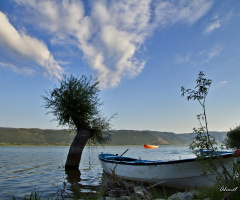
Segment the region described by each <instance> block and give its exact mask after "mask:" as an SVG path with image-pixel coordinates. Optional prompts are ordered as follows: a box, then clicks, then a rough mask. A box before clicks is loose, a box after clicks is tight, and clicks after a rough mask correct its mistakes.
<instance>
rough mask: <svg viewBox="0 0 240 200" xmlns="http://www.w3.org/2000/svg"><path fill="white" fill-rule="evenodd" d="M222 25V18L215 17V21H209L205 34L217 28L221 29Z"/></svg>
mask: <svg viewBox="0 0 240 200" xmlns="http://www.w3.org/2000/svg"><path fill="white" fill-rule="evenodd" d="M220 27H221V20H220V19H218V17H217V16H216V17H214V21H213V22H211V23H209V24H208V25H207V26H206V28H205V30H204V32H203V33H204V34H206V35H210V34H211V33H212V32H214V31H215V30H217V29H219V28H220Z"/></svg>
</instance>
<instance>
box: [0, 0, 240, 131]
mask: <svg viewBox="0 0 240 200" xmlns="http://www.w3.org/2000/svg"><path fill="white" fill-rule="evenodd" d="M239 10H240V1H236V0H229V1H224V0H215V1H213V0H212V1H211V0H195V1H191V0H169V1H162V0H156V1H151V0H146V1H139V0H131V1H129V0H124V1H116V0H103V1H101V0H100V1H93V0H92V1H91V0H89V1H80V0H42V1H38V0H9V1H0V91H1V94H0V97H1V98H0V127H16V128H20V127H25V128H43V129H48V128H50V129H56V128H61V127H57V122H54V121H51V119H52V118H53V116H51V115H45V113H46V110H45V109H44V107H42V105H43V104H44V102H43V99H42V98H41V95H43V94H44V91H45V90H49V89H52V88H53V87H54V85H57V84H58V81H59V80H60V79H61V77H62V75H63V74H67V75H69V74H73V75H77V74H80V75H81V74H85V75H87V76H89V75H93V76H94V77H98V79H99V81H100V84H101V90H102V91H101V93H100V97H101V100H102V101H103V102H104V105H103V106H102V112H103V113H104V114H105V115H106V116H111V115H112V114H113V113H118V115H117V116H116V117H115V118H114V119H113V120H112V124H113V128H115V129H131V130H155V131H171V132H175V133H189V132H192V128H193V127H198V121H197V118H196V115H197V114H199V113H201V112H202V110H201V107H200V105H199V104H198V103H197V102H193V101H190V102H188V101H186V99H185V98H184V97H181V91H180V88H181V86H185V87H186V88H193V87H194V86H195V83H194V81H195V80H196V78H197V74H198V73H199V71H203V72H204V73H205V74H206V77H207V78H210V79H212V81H213V82H212V85H211V88H210V91H209V95H208V97H207V101H206V109H207V117H208V123H209V129H210V130H212V131H228V130H229V129H230V128H233V127H235V126H236V125H238V124H239V122H240V102H239V99H240V92H239V86H240V78H239V74H240V23H239V22H240V14H239Z"/></svg>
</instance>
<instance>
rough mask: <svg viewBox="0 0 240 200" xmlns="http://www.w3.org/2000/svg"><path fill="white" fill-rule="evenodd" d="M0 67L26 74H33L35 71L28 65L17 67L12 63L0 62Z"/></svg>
mask: <svg viewBox="0 0 240 200" xmlns="http://www.w3.org/2000/svg"><path fill="white" fill-rule="evenodd" d="M0 67H1V68H3V69H7V70H10V71H13V72H15V73H19V74H27V75H34V74H35V73H36V72H35V71H34V69H32V68H30V67H21V68H19V67H17V66H15V65H13V64H9V63H3V62H0Z"/></svg>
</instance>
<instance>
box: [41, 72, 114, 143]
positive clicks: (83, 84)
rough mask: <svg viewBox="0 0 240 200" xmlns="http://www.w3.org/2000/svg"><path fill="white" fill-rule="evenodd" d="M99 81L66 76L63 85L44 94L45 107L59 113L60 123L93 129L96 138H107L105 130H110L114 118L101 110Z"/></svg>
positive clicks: (57, 118)
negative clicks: (103, 113)
mask: <svg viewBox="0 0 240 200" xmlns="http://www.w3.org/2000/svg"><path fill="white" fill-rule="evenodd" d="M98 85H99V82H98V81H97V80H96V79H95V80H93V79H92V77H91V76H90V77H89V78H87V77H86V76H84V75H82V76H81V77H80V78H79V77H74V76H73V75H70V76H69V77H67V76H64V77H63V79H62V80H61V81H60V85H59V86H58V87H57V86H55V87H54V89H53V90H52V91H51V90H50V91H48V92H46V96H42V97H43V99H44V101H45V105H44V107H45V108H46V109H48V110H49V111H48V112H47V113H52V114H53V115H54V116H55V119H54V120H56V121H58V123H59V126H69V127H70V128H72V129H75V128H76V129H77V130H81V129H84V130H89V131H90V134H91V138H92V139H93V141H100V142H102V141H103V140H104V138H103V135H102V133H103V131H106V130H110V127H111V124H110V119H111V118H110V119H107V118H106V117H103V116H102V115H101V112H100V106H101V105H102V103H101V102H100V99H99V97H98V95H99V92H100V90H99V88H98Z"/></svg>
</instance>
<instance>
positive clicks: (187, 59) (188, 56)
mask: <svg viewBox="0 0 240 200" xmlns="http://www.w3.org/2000/svg"><path fill="white" fill-rule="evenodd" d="M190 59H191V54H190V53H187V54H185V55H180V54H178V55H177V56H176V59H175V63H176V64H182V63H188V62H190Z"/></svg>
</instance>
